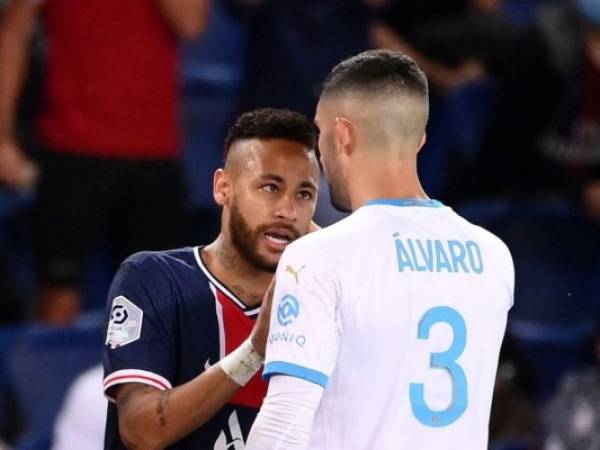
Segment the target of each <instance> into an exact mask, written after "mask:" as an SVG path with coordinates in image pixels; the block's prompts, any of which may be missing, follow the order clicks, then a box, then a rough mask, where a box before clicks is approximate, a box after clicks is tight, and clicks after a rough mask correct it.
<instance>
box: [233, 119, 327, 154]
mask: <svg viewBox="0 0 600 450" xmlns="http://www.w3.org/2000/svg"><path fill="white" fill-rule="evenodd" d="M255 138H258V139H286V140H289V141H293V142H298V143H300V144H303V145H305V146H306V148H307V149H309V150H312V151H314V149H315V147H316V143H317V131H316V127H315V126H314V125H313V123H312V122H311V121H309V120H308V119H307V118H306V117H305V116H304V115H303V114H300V113H298V112H294V111H289V110H287V109H274V108H263V109H256V110H254V111H249V112H246V113H244V114H242V115H241V116H239V117H238V118H237V120H236V121H235V123H234V124H233V125H232V126H231V128H230V129H229V131H228V132H227V137H226V138H225V146H224V147H225V148H224V155H223V159H224V160H225V161H227V156H228V155H229V150H230V148H231V146H232V145H233V144H234V143H235V142H237V141H241V140H244V139H255Z"/></svg>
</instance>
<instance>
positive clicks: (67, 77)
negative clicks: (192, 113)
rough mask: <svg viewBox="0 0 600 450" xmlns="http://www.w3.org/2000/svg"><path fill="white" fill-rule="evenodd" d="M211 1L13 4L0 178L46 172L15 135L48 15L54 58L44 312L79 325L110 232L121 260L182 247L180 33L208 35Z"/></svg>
mask: <svg viewBox="0 0 600 450" xmlns="http://www.w3.org/2000/svg"><path fill="white" fill-rule="evenodd" d="M208 2H209V0H178V1H173V0H127V1H122V0H86V1H85V2H82V1H80V0H8V2H7V4H6V7H5V10H4V14H3V18H2V22H1V24H0V67H2V70H0V182H3V183H4V184H5V185H7V186H9V187H11V188H15V189H19V188H26V187H31V186H32V185H33V184H35V183H36V178H37V173H38V169H37V166H36V164H34V163H33V162H32V161H30V160H29V159H28V158H27V157H26V156H25V153H24V152H23V151H22V149H21V148H20V146H19V143H18V142H17V139H16V138H15V133H14V128H15V116H16V104H17V102H18V98H19V95H20V88H21V86H22V84H23V80H24V76H25V73H26V72H27V65H28V60H29V44H30V41H31V36H32V34H33V30H34V29H35V25H36V22H37V19H38V18H39V19H41V22H42V25H43V27H42V29H43V32H44V43H45V45H46V48H47V60H46V63H45V73H44V90H43V102H42V106H41V110H40V112H39V114H38V117H37V120H36V130H37V133H36V134H37V140H38V141H39V146H40V148H41V149H43V152H40V155H41V156H40V162H39V167H40V169H41V170H40V171H39V172H40V176H39V179H38V180H37V188H38V196H39V198H38V208H37V212H36V214H35V216H36V219H35V223H36V226H35V229H36V233H35V235H36V243H35V248H36V251H37V252H38V255H37V256H38V257H37V264H38V276H39V280H40V290H39V294H38V313H39V316H40V318H42V319H43V320H46V321H48V322H52V323H69V322H70V321H72V320H73V319H74V318H75V317H76V315H77V313H78V311H79V308H80V303H81V302H80V296H81V294H80V284H81V279H82V274H83V271H84V267H85V263H86V261H87V259H88V257H89V254H90V252H91V251H93V249H94V248H95V246H96V241H97V238H98V237H99V236H100V235H101V234H102V233H104V232H105V231H106V230H110V231H111V232H114V233H115V236H116V238H117V239H116V241H115V243H116V244H117V252H116V253H117V255H116V256H117V258H118V259H122V258H123V257H125V256H127V254H130V253H132V252H135V251H138V250H141V249H156V250H158V249H164V248H170V247H173V246H176V245H179V243H180V242H181V234H182V231H183V221H184V220H183V219H184V207H183V200H184V199H183V181H182V176H181V174H180V170H179V167H178V158H179V149H180V142H179V134H180V132H179V127H178V122H179V121H178V68H179V61H178V41H179V40H180V39H188V38H192V37H195V36H196V35H197V34H199V33H200V32H201V31H202V29H203V28H204V26H205V23H206V19H207V15H208Z"/></svg>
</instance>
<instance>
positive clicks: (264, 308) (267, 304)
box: [250, 277, 275, 357]
mask: <svg viewBox="0 0 600 450" xmlns="http://www.w3.org/2000/svg"><path fill="white" fill-rule="evenodd" d="M274 292H275V277H273V279H272V280H271V284H270V285H269V288H268V289H267V292H265V296H264V297H263V301H262V305H261V307H260V313H258V319H256V324H255V325H254V328H253V329H252V332H251V333H250V340H251V342H252V347H254V350H256V352H257V353H258V354H259V355H261V356H262V357H264V356H265V349H266V347H267V338H268V337H269V322H270V320H271V304H272V303H273V293H274Z"/></svg>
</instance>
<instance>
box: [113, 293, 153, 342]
mask: <svg viewBox="0 0 600 450" xmlns="http://www.w3.org/2000/svg"><path fill="white" fill-rule="evenodd" d="M143 317H144V312H143V311H142V310H141V309H140V308H138V307H137V306H135V305H134V304H133V303H132V302H131V301H129V300H128V299H127V298H125V297H123V296H122V295H120V296H118V297H115V299H114V300H113V302H112V307H111V308H110V320H109V322H108V331H107V332H106V345H110V348H112V349H115V348H117V347H122V346H124V345H127V344H129V343H131V342H134V341H137V340H138V339H139V338H140V335H141V333H142V319H143Z"/></svg>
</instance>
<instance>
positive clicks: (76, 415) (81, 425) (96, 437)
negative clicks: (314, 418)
mask: <svg viewBox="0 0 600 450" xmlns="http://www.w3.org/2000/svg"><path fill="white" fill-rule="evenodd" d="M103 375H104V369H103V368H102V366H101V365H97V366H94V367H92V368H91V369H88V370H86V371H85V372H83V373H82V374H81V375H79V376H78V377H77V378H76V379H75V381H74V382H73V384H72V385H71V386H70V388H69V390H68V391H67V393H66V395H65V402H64V404H63V406H62V408H61V410H60V412H59V413H58V417H57V419H56V424H55V426H54V437H53V443H52V450H71V449H74V448H76V449H77V450H102V449H103V448H104V424H105V423H106V408H107V406H108V402H107V400H106V398H104V395H103V394H102V389H101V386H102V379H103Z"/></svg>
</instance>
